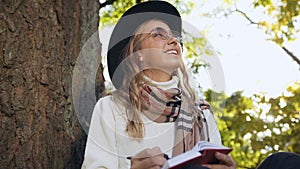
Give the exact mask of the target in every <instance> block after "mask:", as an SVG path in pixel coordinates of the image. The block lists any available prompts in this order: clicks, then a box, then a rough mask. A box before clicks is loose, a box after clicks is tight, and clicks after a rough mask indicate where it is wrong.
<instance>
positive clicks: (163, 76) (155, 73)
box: [143, 69, 172, 82]
mask: <svg viewBox="0 0 300 169" xmlns="http://www.w3.org/2000/svg"><path fill="white" fill-rule="evenodd" d="M143 72H144V74H145V75H146V76H147V77H149V78H150V79H151V80H153V81H156V82H167V81H170V80H171V79H172V75H171V73H167V72H165V71H162V70H159V69H146V70H144V71H143Z"/></svg>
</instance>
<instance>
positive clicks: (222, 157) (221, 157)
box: [215, 152, 236, 167]
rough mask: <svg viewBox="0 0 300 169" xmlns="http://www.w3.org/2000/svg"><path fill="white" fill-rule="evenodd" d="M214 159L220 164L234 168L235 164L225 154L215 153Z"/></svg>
mask: <svg viewBox="0 0 300 169" xmlns="http://www.w3.org/2000/svg"><path fill="white" fill-rule="evenodd" d="M215 156H216V158H217V159H219V160H220V161H221V163H222V164H225V165H227V166H234V167H235V165H236V164H235V162H234V161H233V159H232V158H231V156H229V155H227V154H222V153H219V152H216V154H215Z"/></svg>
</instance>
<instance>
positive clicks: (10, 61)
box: [0, 0, 103, 169]
mask: <svg viewBox="0 0 300 169" xmlns="http://www.w3.org/2000/svg"><path fill="white" fill-rule="evenodd" d="M98 10H99V1H98V0H95V1H89V0H86V1H84V0H53V1H46V0H33V1H29V0H0V49H2V50H1V51H0V135H1V139H0V152H1V153H0V164H1V168H49V169H53V168H55V169H56V168H57V169H59V168H72V169H73V168H80V166H81V163H82V160H83V152H84V147H85V140H86V134H85V133H84V132H83V130H82V128H81V126H80V124H79V122H78V119H77V116H76V113H75V111H74V108H73V105H72V98H71V96H72V95H71V94H72V93H71V91H72V90H71V88H72V86H71V85H72V70H73V68H74V66H75V62H76V59H77V57H78V55H79V52H80V49H81V47H82V46H83V44H84V43H85V41H86V40H87V39H88V37H89V36H91V34H93V33H94V32H96V31H97V26H98V20H99V18H98ZM100 71H101V69H100ZM98 76H99V79H100V80H99V81H100V82H101V83H100V82H99V83H98V84H99V85H98V87H97V88H98V89H97V90H100V91H101V90H102V89H103V77H102V73H98ZM91 90H95V89H94V88H93V89H91Z"/></svg>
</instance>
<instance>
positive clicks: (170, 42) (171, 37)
mask: <svg viewBox="0 0 300 169" xmlns="http://www.w3.org/2000/svg"><path fill="white" fill-rule="evenodd" d="M177 43H179V41H178V39H177V38H176V37H174V36H169V39H168V44H169V45H171V44H177Z"/></svg>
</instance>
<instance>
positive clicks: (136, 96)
mask: <svg viewBox="0 0 300 169" xmlns="http://www.w3.org/2000/svg"><path fill="white" fill-rule="evenodd" d="M153 20H155V19H153ZM153 20H148V21H146V22H144V23H143V24H141V25H140V27H138V28H137V30H136V32H135V35H133V36H132V37H131V39H130V41H129V43H128V45H127V46H126V47H125V49H124V51H123V60H126V61H125V62H123V63H121V64H124V65H123V66H124V67H126V71H124V72H123V73H124V74H125V75H124V77H126V78H124V80H123V83H122V85H121V87H120V88H119V89H118V90H116V91H115V92H113V94H116V95H117V96H118V97H113V98H114V99H115V100H114V101H116V102H117V103H119V104H121V105H123V106H125V108H126V116H127V120H128V122H127V126H126V132H127V133H128V135H129V136H131V137H133V138H143V137H144V125H143V122H142V119H141V112H142V108H143V103H142V101H141V99H140V98H141V90H142V86H143V85H144V84H150V85H153V84H151V82H150V81H149V80H147V79H146V78H145V75H144V73H143V71H142V67H141V62H140V60H139V56H138V53H137V51H139V50H140V42H141V40H142V33H143V32H142V31H143V29H144V26H145V25H146V24H147V23H148V22H150V21H153ZM128 57H129V58H128ZM172 75H174V76H178V77H179V82H180V83H179V87H180V88H182V89H184V90H183V91H184V94H185V95H186V96H187V98H188V101H187V102H188V103H192V104H194V103H195V100H196V96H195V92H194V91H193V89H192V88H191V86H190V84H189V77H188V74H187V71H186V69H185V66H184V63H183V60H182V57H180V66H179V69H177V70H176V71H175V72H174V73H173V74H172ZM127 77H132V78H127ZM190 107H191V111H192V112H193V114H194V115H195V116H197V117H201V116H199V114H198V110H197V109H196V107H195V106H194V105H193V106H190ZM195 120H196V123H197V125H198V126H199V127H202V125H201V123H200V120H201V119H198V118H196V119H195Z"/></svg>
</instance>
